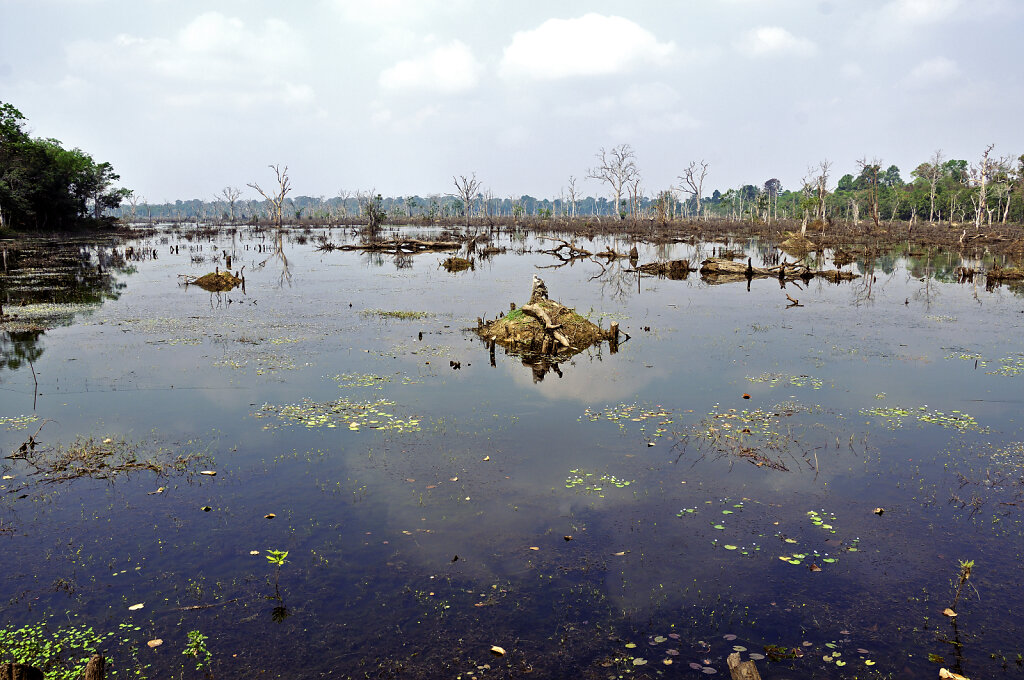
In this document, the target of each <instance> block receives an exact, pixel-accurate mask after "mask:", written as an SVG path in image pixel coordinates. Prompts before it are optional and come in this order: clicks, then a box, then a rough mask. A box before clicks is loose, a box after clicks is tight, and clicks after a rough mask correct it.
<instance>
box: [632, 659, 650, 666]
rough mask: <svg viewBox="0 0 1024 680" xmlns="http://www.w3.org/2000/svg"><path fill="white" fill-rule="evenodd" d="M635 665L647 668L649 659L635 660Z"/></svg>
mask: <svg viewBox="0 0 1024 680" xmlns="http://www.w3.org/2000/svg"><path fill="white" fill-rule="evenodd" d="M633 665H634V666H645V665H647V659H640V658H637V659H633Z"/></svg>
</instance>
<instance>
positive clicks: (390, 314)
mask: <svg viewBox="0 0 1024 680" xmlns="http://www.w3.org/2000/svg"><path fill="white" fill-rule="evenodd" d="M359 316H361V317H363V318H364V319H368V318H371V317H377V318H380V319H401V320H405V321H408V320H412V319H429V318H430V317H432V316H434V313H433V312H418V311H415V310H390V309H363V310H360V311H359Z"/></svg>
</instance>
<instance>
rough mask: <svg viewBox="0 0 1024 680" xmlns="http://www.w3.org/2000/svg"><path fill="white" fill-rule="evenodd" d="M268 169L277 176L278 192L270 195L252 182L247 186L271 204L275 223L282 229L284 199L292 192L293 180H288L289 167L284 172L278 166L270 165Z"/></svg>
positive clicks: (285, 167)
mask: <svg viewBox="0 0 1024 680" xmlns="http://www.w3.org/2000/svg"><path fill="white" fill-rule="evenodd" d="M267 167H269V168H270V169H271V170H273V171H274V174H275V175H276V176H277V187H278V188H277V191H276V192H274V193H271V194H268V193H266V192H265V191H263V189H261V188H260V185H259V184H256V183H255V182H250V183H249V184H248V185H247V186H250V187H252V188H253V189H255V190H256V191H258V192H259V194H260V196H262V197H263V198H265V199H266V200H267V202H268V203H270V205H271V207H272V208H273V213H272V214H273V218H274V221H275V223H276V224H277V227H278V229H280V228H281V223H282V218H281V211H282V209H283V207H284V197H285V196H287V195H288V192H289V191H291V190H292V185H291V180H290V179H289V178H288V166H287V165H286V166H284V169H283V170H282V169H281V166H280V165H277V164H274V165H268V166H267Z"/></svg>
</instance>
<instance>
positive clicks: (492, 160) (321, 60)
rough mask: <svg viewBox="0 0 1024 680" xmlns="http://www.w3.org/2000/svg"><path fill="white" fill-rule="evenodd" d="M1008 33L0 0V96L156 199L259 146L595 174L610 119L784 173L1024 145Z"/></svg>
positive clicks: (331, 182)
mask: <svg viewBox="0 0 1024 680" xmlns="http://www.w3.org/2000/svg"><path fill="white" fill-rule="evenodd" d="M1022 38H1024V1H1022V0H856V1H851V0H820V1H819V0H661V1H658V2H654V1H645V0H632V1H631V2H602V1H600V0H591V1H589V2H575V1H559V2H551V1H550V0H546V1H544V2H537V1H534V0H516V1H515V2H500V1H497V0H493V1H486V2H484V1H479V2H474V1H472V0H304V1H302V2H281V1H279V0H278V1H275V2H269V1H263V0H0V100H2V101H5V102H8V103H11V104H13V105H14V106H16V107H17V108H18V109H20V110H21V111H22V113H24V114H25V116H26V117H27V118H28V120H29V125H30V128H31V131H32V133H33V134H34V135H35V136H41V137H55V138H57V139H60V140H61V141H62V142H64V144H65V145H66V146H69V147H73V146H78V147H80V148H82V149H84V150H86V151H88V152H89V153H91V154H92V155H93V157H94V158H95V159H97V160H106V161H110V162H111V163H113V165H114V167H115V169H116V170H117V171H118V172H120V174H121V179H122V183H123V184H124V185H125V186H128V187H129V188H132V189H135V190H136V192H137V193H140V194H142V195H143V196H145V197H146V199H148V200H150V201H154V202H156V201H164V200H173V199H178V198H180V199H187V198H203V199H207V200H209V199H212V198H213V197H214V196H215V194H217V193H218V192H219V191H220V189H221V188H223V187H224V186H226V185H234V186H237V187H240V188H242V189H243V191H244V193H243V196H255V194H254V192H252V190H251V189H248V188H247V187H245V184H246V183H247V182H251V181H259V182H260V183H267V182H269V181H270V180H271V179H272V173H271V171H270V170H269V169H268V168H267V165H268V164H270V163H280V164H286V165H288V166H289V168H290V174H291V177H292V182H293V185H294V194H293V195H311V196H316V195H325V196H334V195H337V193H338V190H339V189H340V188H345V189H349V190H357V189H368V188H370V187H375V188H376V189H377V190H378V191H380V192H382V193H384V194H385V195H392V196H399V195H411V194H420V195H427V194H430V193H448V192H452V191H453V190H454V188H453V186H452V179H451V178H452V175H453V174H469V173H470V172H474V171H475V172H476V174H477V177H478V178H479V179H480V180H481V181H482V182H483V184H484V186H486V187H489V188H490V189H491V190H492V191H493V192H494V194H495V195H496V196H509V195H516V196H519V195H522V194H531V195H533V196H537V197H542V198H543V197H548V198H551V197H554V196H557V195H558V193H559V191H560V190H561V189H562V188H563V187H565V186H566V185H567V182H568V178H569V176H570V175H575V176H576V177H577V178H579V179H580V183H579V184H578V187H579V188H580V189H582V190H583V192H585V193H588V194H593V195H597V194H601V195H607V191H606V190H604V189H603V188H602V187H601V186H600V185H598V184H597V183H596V182H594V181H593V180H583V178H584V177H585V176H586V174H587V169H588V168H589V167H592V166H593V164H594V154H595V152H597V150H598V149H599V148H600V147H602V146H603V147H606V148H610V147H612V146H615V145H617V144H621V143H629V144H631V145H632V146H633V148H634V149H635V151H636V155H637V160H638V163H639V167H640V170H641V173H642V175H643V177H644V186H645V193H646V194H648V195H651V194H653V193H656V192H657V191H659V190H661V189H664V188H667V187H668V186H670V185H672V184H678V180H677V179H676V177H677V176H678V175H679V174H680V173H681V172H682V169H683V168H684V167H685V166H686V165H687V163H688V162H689V161H691V160H695V159H705V160H707V161H708V162H710V164H711V170H710V173H709V175H708V179H707V183H706V187H711V188H720V189H722V190H725V189H727V188H729V187H735V186H738V185H740V184H744V183H757V184H761V183H763V182H764V181H765V180H766V179H768V178H770V177H778V178H779V179H781V180H782V184H783V188H794V187H796V186H797V185H798V184H799V182H800V179H801V177H802V176H803V175H804V174H806V170H807V167H808V165H811V164H816V163H817V162H818V161H820V160H822V159H826V158H827V159H829V160H831V161H833V162H834V164H835V165H834V167H835V178H834V179H838V177H839V176H840V175H842V174H844V173H846V172H853V171H854V166H855V161H856V159H857V158H860V157H862V156H867V157H868V158H869V159H871V158H874V157H877V158H880V159H881V160H883V161H884V163H885V165H889V164H896V165H898V166H899V167H900V168H901V170H902V171H903V176H904V179H908V178H909V174H910V171H911V170H912V169H913V168H914V167H915V166H916V165H917V164H918V163H919V162H921V161H923V160H926V159H927V157H928V156H929V155H930V154H931V153H932V152H933V151H935V150H936V149H939V148H941V149H943V151H944V152H945V154H946V156H947V157H957V158H966V159H969V160H975V159H976V158H977V157H978V156H979V155H980V153H981V151H982V150H983V149H984V147H985V146H986V145H987V144H989V143H994V144H996V154H997V155H1002V154H1007V155H1008V154H1011V153H1012V154H1013V155H1014V156H1015V157H1016V156H1017V155H1020V154H1021V153H1024V132H1022V129H1024V126H1022V124H1021V120H1022V114H1021V111H1024V82H1022V81H1024V67H1022V66H1021V64H1022V63H1024V58H1022V57H1021V51H1020V44H1021V40H1022ZM833 183H834V180H833ZM710 191H711V190H710V189H708V191H707V192H706V193H710Z"/></svg>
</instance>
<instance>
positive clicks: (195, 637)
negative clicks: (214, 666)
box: [181, 630, 213, 671]
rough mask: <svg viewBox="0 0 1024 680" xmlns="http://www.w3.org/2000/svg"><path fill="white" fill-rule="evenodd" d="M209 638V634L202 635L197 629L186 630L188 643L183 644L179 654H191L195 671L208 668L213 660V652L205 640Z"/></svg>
mask: <svg viewBox="0 0 1024 680" xmlns="http://www.w3.org/2000/svg"><path fill="white" fill-rule="evenodd" d="M209 639H210V638H209V636H207V635H203V634H202V633H200V632H199V631H198V630H190V631H189V632H188V644H186V645H185V649H184V650H182V652H181V654H182V656H191V657H192V658H194V659H195V660H196V670H197V671H201V670H203V669H204V668H208V667H209V666H210V662H211V661H212V660H213V653H212V652H210V650H209V648H208V647H207V646H206V641H207V640H209Z"/></svg>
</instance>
